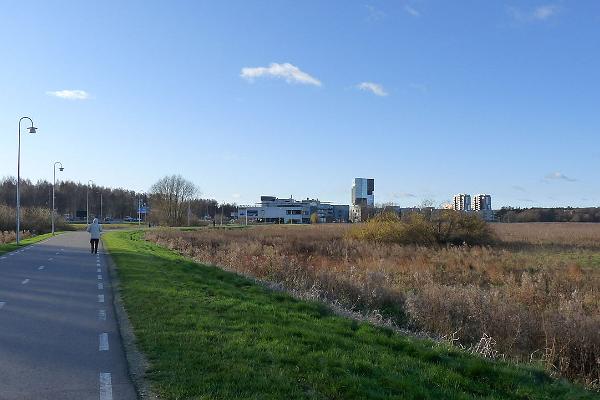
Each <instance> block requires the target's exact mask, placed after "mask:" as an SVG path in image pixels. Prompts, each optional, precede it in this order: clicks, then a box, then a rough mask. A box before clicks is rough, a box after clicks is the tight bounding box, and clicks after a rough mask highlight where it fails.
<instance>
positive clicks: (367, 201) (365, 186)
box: [352, 178, 375, 207]
mask: <svg viewBox="0 0 600 400" xmlns="http://www.w3.org/2000/svg"><path fill="white" fill-rule="evenodd" d="M374 192H375V179H371V178H354V182H353V183H352V205H353V206H367V207H373V206H374V205H375V195H374Z"/></svg>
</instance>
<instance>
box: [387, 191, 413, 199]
mask: <svg viewBox="0 0 600 400" xmlns="http://www.w3.org/2000/svg"><path fill="white" fill-rule="evenodd" d="M392 196H393V197H394V198H403V199H407V198H412V197H417V195H416V194H414V193H409V192H398V193H394V194H393V195H392Z"/></svg>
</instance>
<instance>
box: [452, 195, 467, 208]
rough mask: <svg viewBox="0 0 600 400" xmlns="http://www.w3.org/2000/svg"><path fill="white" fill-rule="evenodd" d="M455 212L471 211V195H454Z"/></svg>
mask: <svg viewBox="0 0 600 400" xmlns="http://www.w3.org/2000/svg"><path fill="white" fill-rule="evenodd" d="M454 210H456V211H471V195H469V194H465V193H460V194H457V195H454Z"/></svg>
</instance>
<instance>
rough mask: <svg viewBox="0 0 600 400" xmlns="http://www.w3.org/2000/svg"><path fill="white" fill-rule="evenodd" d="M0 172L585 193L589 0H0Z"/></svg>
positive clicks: (591, 83)
mask: <svg viewBox="0 0 600 400" xmlns="http://www.w3.org/2000/svg"><path fill="white" fill-rule="evenodd" d="M0 55H1V57H0V59H1V60H2V61H1V62H0V110H1V112H0V132H2V133H1V134H0V160H1V162H0V176H7V175H16V147H17V138H16V133H17V132H16V131H17V126H16V124H17V121H18V118H19V117H20V116H22V115H29V116H31V117H32V118H34V121H35V123H36V125H37V126H38V127H39V134H37V135H35V136H29V135H25V134H24V136H23V139H22V146H23V147H22V176H23V177H27V178H31V179H34V180H35V179H38V178H46V179H51V177H52V164H53V162H54V161H56V160H60V161H62V162H63V164H64V165H65V172H64V173H63V174H62V175H60V176H62V177H64V178H68V179H72V180H79V181H82V182H85V181H87V180H88V179H92V180H93V181H95V182H96V183H97V184H101V185H106V186H119V187H126V188H131V189H135V190H147V189H148V188H149V187H150V185H151V184H152V183H153V182H154V181H156V180H157V179H158V178H160V177H161V176H163V175H166V174H172V173H180V174H182V175H183V176H185V177H186V178H188V179H190V180H192V181H194V182H195V183H196V184H198V186H199V187H200V189H201V191H202V194H203V196H205V197H214V198H216V199H218V200H219V201H228V202H238V203H241V204H246V203H254V202H255V201H257V200H258V197H259V196H260V195H261V194H269V195H271V194H272V195H277V196H280V197H287V196H290V195H293V196H294V197H297V198H302V197H317V198H320V199H321V200H328V201H334V202H341V203H348V202H349V197H350V185H351V181H352V178H354V177H372V178H375V197H376V202H388V201H392V202H395V203H397V204H399V205H402V206H411V205H416V204H420V203H421V202H422V201H423V200H432V201H433V202H434V204H440V203H442V202H444V201H447V200H449V199H450V198H451V197H452V195H453V194H455V193H458V192H465V193H472V194H475V193H490V194H492V196H493V197H492V198H493V205H494V207H495V208H496V207H500V206H503V205H514V206H523V207H530V206H554V205H556V206H565V205H573V206H597V205H598V203H599V200H600V185H599V183H600V178H599V177H598V175H597V171H598V168H597V166H598V162H599V161H600V135H599V133H600V132H599V131H600V90H599V89H600V73H599V71H600V2H597V1H566V0H563V1H560V0H558V1H512V2H508V1H456V2H447V1H429V0H414V1H402V0H395V1H249V0H244V1H219V2H217V1H214V2H208V1H169V2H163V1H161V2H159V1H128V2H122V1H102V2H77V1H64V2H61V1H53V2H47V1H2V11H1V12H0Z"/></svg>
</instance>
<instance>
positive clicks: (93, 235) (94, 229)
mask: <svg viewBox="0 0 600 400" xmlns="http://www.w3.org/2000/svg"><path fill="white" fill-rule="evenodd" d="M87 231H88V232H89V233H90V246H91V248H92V254H94V253H96V254H98V242H100V232H102V225H100V224H99V223H98V218H94V220H93V221H92V223H91V224H90V225H88V227H87Z"/></svg>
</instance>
